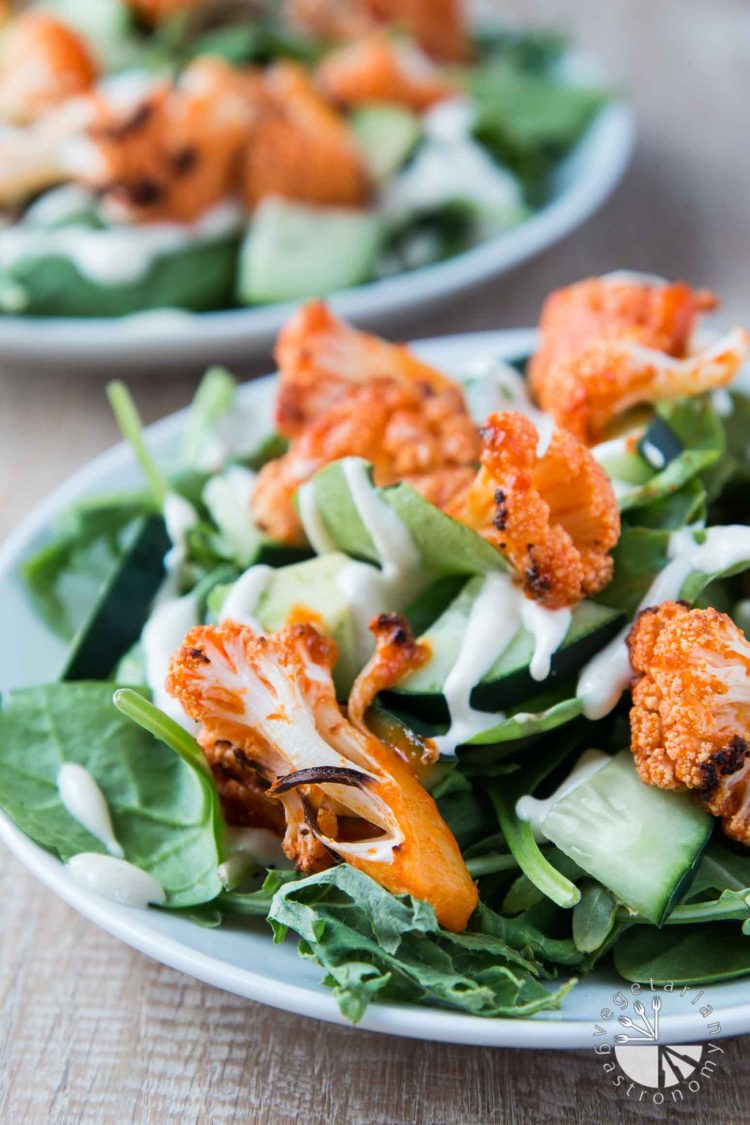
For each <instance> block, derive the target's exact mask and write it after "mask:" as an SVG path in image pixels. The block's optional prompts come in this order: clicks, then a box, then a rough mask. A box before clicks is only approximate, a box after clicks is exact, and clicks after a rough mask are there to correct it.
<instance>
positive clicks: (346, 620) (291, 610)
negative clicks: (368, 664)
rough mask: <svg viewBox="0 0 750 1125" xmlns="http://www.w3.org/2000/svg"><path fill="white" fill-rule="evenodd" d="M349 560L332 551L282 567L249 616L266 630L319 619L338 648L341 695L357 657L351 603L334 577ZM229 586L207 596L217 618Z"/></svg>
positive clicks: (348, 684) (355, 667)
mask: <svg viewBox="0 0 750 1125" xmlns="http://www.w3.org/2000/svg"><path fill="white" fill-rule="evenodd" d="M349 562H350V560H349V559H348V558H347V556H346V555H342V554H338V553H332V554H330V555H321V556H320V558H315V559H306V560H305V561H304V562H300V563H295V564H293V565H291V566H284V567H281V568H280V569H279V570H277V571H275V572H274V574H272V575H271V578H270V580H269V583H268V585H267V586H266V588H265V590H264V591H263V593H262V594H261V596H260V598H259V600H258V604H257V606H256V607H255V608H254V610H252V614H253V616H254V617H255V619H256V620H257V621H258V623H259V624H260V625H262V627H263V628H264V629H265V630H267V631H268V632H269V633H274V632H276V631H277V630H278V629H282V628H283V627H284V626H285V625H287V624H289V623H290V622H293V621H294V622H299V621H310V622H312V623H313V624H315V623H316V622H318V623H320V624H321V625H322V626H323V628H324V630H325V632H326V633H328V635H329V636H331V637H333V639H334V641H335V642H336V645H337V647H338V650H339V658H338V661H337V664H336V668H335V672H334V680H335V682H336V686H337V689H338V690H339V692H340V693H341V694H344V693H346V692H347V691H348V688H349V687H351V684H352V682H353V680H354V678H355V676H356V674H357V672H358V671H359V667H358V665H357V662H356V659H355V633H354V618H353V615H352V610H351V606H350V604H349V602H348V600H347V598H346V596H345V594H344V593H343V592H342V591H341V588H340V587H339V585H338V583H337V581H336V579H337V577H338V575H339V574H340V573H341V571H342V570H343V568H344V567H345V566H347V565H348V563H349ZM230 589H231V587H230V586H221V587H217V588H216V589H215V590H214V591H213V592H212V593H211V594H210V595H209V599H208V606H209V609H210V610H211V612H212V613H214V614H216V616H218V615H219V614H220V613H221V608H222V606H223V604H224V602H225V601H226V598H227V595H228V593H229V591H230Z"/></svg>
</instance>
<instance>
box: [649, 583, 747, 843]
mask: <svg viewBox="0 0 750 1125" xmlns="http://www.w3.org/2000/svg"><path fill="white" fill-rule="evenodd" d="M628 644H629V648H630V661H631V664H632V666H633V669H634V671H635V673H636V679H635V681H634V684H633V706H632V710H631V713H630V725H631V732H632V733H631V740H632V741H631V748H632V751H633V755H634V758H635V764H636V768H637V769H638V773H639V774H640V776H641V779H642V780H643V781H644V782H645V783H646V784H647V785H655V786H658V787H659V788H661V789H678V790H685V789H690V790H693V791H695V792H696V794H697V795H698V797H699V799H700V801H701V802H702V804H703V805H704V806H705V807H706V809H708V811H709V812H711V813H712V814H713V815H714V816H717V817H719V818H720V819H721V822H722V826H723V828H724V831H725V832H726V833H727V835H728V836H731V837H732V838H733V839H735V840H739V841H741V842H742V843H744V844H748V845H750V790H748V787H747V783H748V780H750V777H749V774H750V758H749V757H748V739H750V644H748V642H747V640H746V639H745V637H744V635H743V634H742V632H741V631H740V630H739V629H738V628H737V626H736V625H735V624H734V622H733V621H732V620H731V619H730V618H729V617H727V616H726V614H724V613H719V612H718V611H717V610H715V609H690V608H689V607H688V606H686V605H684V604H682V603H680V602H664V603H662V604H661V605H660V606H658V607H657V608H655V609H648V610H645V611H644V612H643V613H642V614H641V615H640V617H638V619H637V620H636V622H635V624H634V625H633V628H632V630H631V632H630V636H629V639H628Z"/></svg>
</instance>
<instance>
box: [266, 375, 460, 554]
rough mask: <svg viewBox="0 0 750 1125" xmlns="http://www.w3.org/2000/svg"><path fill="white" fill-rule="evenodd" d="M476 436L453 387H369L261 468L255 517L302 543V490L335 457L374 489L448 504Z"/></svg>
mask: <svg viewBox="0 0 750 1125" xmlns="http://www.w3.org/2000/svg"><path fill="white" fill-rule="evenodd" d="M479 444H480V443H479V435H478V433H477V430H476V427H475V426H474V423H473V422H472V420H471V418H470V417H469V416H468V414H467V413H466V408H465V405H464V401H463V396H462V394H461V391H460V390H459V388H458V387H455V386H449V387H448V388H447V389H446V390H444V391H434V390H433V389H432V387H431V386H429V385H427V384H422V383H419V384H417V383H395V382H393V381H391V380H388V379H384V380H374V381H372V382H370V383H366V384H365V385H364V386H359V387H354V388H353V389H350V390H349V391H347V392H346V393H345V394H344V397H343V398H339V399H337V400H336V401H334V403H333V405H332V406H330V407H329V408H328V409H327V410H326V411H325V412H324V413H323V414H322V415H321V416H320V417H319V418H318V419H317V421H315V422H313V423H312V424H311V425H309V426H308V427H307V428H306V429H305V430H304V431H303V432H302V434H301V436H300V437H298V438H297V440H296V441H294V442H293V443H292V446H291V448H290V449H289V450H288V452H287V453H285V454H284V456H283V457H279V458H278V459H277V460H275V461H270V462H269V463H268V464H267V465H265V466H264V467H263V469H262V470H261V473H260V475H259V477H258V481H257V484H256V487H255V491H254V493H253V500H252V506H253V518H254V521H255V523H256V525H257V526H258V527H260V528H261V530H262V531H263V532H264V533H265V534H266V535H268V536H269V537H270V538H271V539H274V540H276V541H277V542H280V543H296V542H302V541H304V538H303V533H302V526H301V524H300V520H299V516H298V514H297V511H296V508H295V506H294V496H295V493H296V491H297V489H298V488H299V486H300V485H301V484H303V483H304V482H305V481H307V480H309V479H310V478H311V477H312V476H313V475H314V474H315V473H316V472H317V471H318V470H319V469H321V468H322V467H323V466H324V465H328V464H330V463H331V462H332V461H337V460H339V458H341V457H362V458H364V459H365V460H366V461H370V462H371V463H372V466H373V476H374V480H375V483H376V484H377V485H388V484H393V483H394V482H396V481H406V482H407V483H409V484H411V485H412V486H413V487H414V488H416V489H417V490H419V491H423V492H425V493H426V494H427V496H428V497H429V498H430V500H432V501H434V500H436V499H439V500H441V501H442V502H444V503H447V502H448V501H449V500H450V498H451V497H452V496H453V495H455V493H456V492H457V491H459V490H460V489H463V488H465V486H466V485H467V484H468V482H469V480H470V479H471V477H472V476H473V474H474V471H475V470H474V466H475V464H476V461H477V458H478V455H479Z"/></svg>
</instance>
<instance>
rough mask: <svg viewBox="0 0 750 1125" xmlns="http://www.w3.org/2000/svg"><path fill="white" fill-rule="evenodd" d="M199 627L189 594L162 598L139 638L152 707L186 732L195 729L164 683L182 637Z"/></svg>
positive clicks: (194, 599) (194, 606) (197, 608)
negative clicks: (152, 698) (151, 695)
mask: <svg viewBox="0 0 750 1125" xmlns="http://www.w3.org/2000/svg"><path fill="white" fill-rule="evenodd" d="M199 624H200V613H199V606H198V600H197V598H195V597H194V596H193V595H192V594H185V595H183V597H181V598H175V597H165V598H164V599H163V600H161V601H157V603H156V605H155V607H154V609H153V612H152V613H151V616H150V617H149V619H148V621H147V622H146V624H145V625H144V627H143V633H142V634H141V643H142V646H143V657H144V662H145V665H146V682H147V684H148V686H149V687H150V688H151V692H152V694H153V697H154V703H155V704H156V706H157V707H158V708H159V709H160V710H161V711H164V713H165V714H167V715H169V716H170V718H172V719H174V720H175V722H177V723H179V724H180V726H182V727H184V728H185V730H189V731H194V730H195V729H196V728H195V723H194V722H193V721H192V719H189V718H188V716H187V715H186V714H185V712H184V710H183V709H182V705H181V704H180V703H179V702H178V700H176V699H173V698H172V696H171V695H169V694H168V693H167V689H166V687H165V686H164V681H165V680H166V678H167V672H168V671H169V662H170V660H171V658H172V655H173V653H175V652H176V651H177V649H178V648H179V647H180V645H181V644H182V642H183V640H184V639H185V634H186V633H187V632H188V631H189V630H190V629H192V628H193V626H194V625H199Z"/></svg>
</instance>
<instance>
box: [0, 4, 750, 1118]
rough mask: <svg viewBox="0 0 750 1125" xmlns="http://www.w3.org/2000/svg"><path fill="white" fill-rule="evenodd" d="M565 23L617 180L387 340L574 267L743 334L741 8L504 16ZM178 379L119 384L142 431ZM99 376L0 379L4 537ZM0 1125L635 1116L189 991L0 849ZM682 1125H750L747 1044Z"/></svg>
mask: <svg viewBox="0 0 750 1125" xmlns="http://www.w3.org/2000/svg"><path fill="white" fill-rule="evenodd" d="M502 7H503V8H504V9H505V10H507V11H508V12H509V13H510V14H511V15H514V16H518V17H519V18H523V19H533V20H535V21H540V22H545V21H547V22H553V23H558V24H560V25H561V26H563V27H569V28H571V29H572V31H573V32H574V33H575V35H576V36H577V37H578V38H579V39H580V41H582V42H583V43H584V44H586V45H587V46H589V47H591V48H592V49H594V50H595V51H596V52H597V53H598V54H599V55H600V56H601V58H602V59H603V60H604V61H605V63H606V65H607V68H608V72H609V75H610V78H611V81H612V82H614V83H618V84H622V85H624V86H625V87H626V88H627V89H628V90H629V91H630V93H631V95H632V98H633V101H634V103H635V106H636V108H637V110H638V113H639V117H640V136H639V142H638V148H637V153H636V158H635V161H634V164H633V167H632V169H631V171H630V172H629V174H628V175H627V177H626V180H625V182H624V184H623V186H622V187H621V188H620V189H619V190H618V192H617V193H616V195H615V197H614V198H613V199H612V201H611V202H610V203H609V204H608V205H607V206H606V208H605V209H604V210H603V211H602V212H601V213H600V214H599V215H598V216H597V217H596V218H595V219H594V220H593V221H592V222H590V223H589V224H588V226H587V227H586V228H585V229H584V230H583V231H581V232H579V233H576V234H574V235H573V236H571V237H569V238H568V239H567V241H565V242H564V243H563V244H562V245H560V246H558V247H556V248H555V249H553V250H551V251H549V252H548V253H547V254H545V255H544V256H543V257H541V258H539V259H538V260H536V261H535V262H534V263H532V264H530V265H527V266H525V267H523V268H521V269H519V270H517V271H516V272H515V273H513V274H511V275H510V276H509V277H507V278H505V279H503V280H501V281H498V282H496V283H494V284H492V285H489V286H486V287H484V288H483V289H481V290H479V291H478V292H475V293H473V294H471V295H469V296H466V297H464V298H461V299H460V300H455V301H454V302H452V303H451V304H450V305H449V307H447V308H446V309H444V310H441V311H440V313H439V314H438V313H435V312H433V313H431V314H429V315H425V316H423V317H420V318H415V319H414V320H413V321H412V322H411V323H410V324H409V325H408V326H407V330H406V331H404V329H402V328H400V331H401V332H403V334H404V335H407V334H408V335H430V334H439V333H441V332H450V331H459V330H461V329H468V328H492V327H499V326H513V325H527V324H530V323H532V322H533V321H534V320H535V317H536V315H537V312H538V308H539V304H540V301H541V299H542V297H543V296H544V294H545V293H546V292H547V291H548V290H550V289H551V288H553V287H555V286H557V285H559V284H561V283H564V282H567V281H570V280H573V279H574V278H577V277H579V276H582V275H584V274H586V273H595V272H600V271H605V270H609V269H615V268H635V269H644V270H653V271H655V272H658V273H662V274H665V275H668V276H681V277H684V278H686V279H689V280H691V281H694V282H696V283H701V284H705V285H710V286H711V287H712V288H714V289H715V290H717V291H718V292H719V293H720V294H721V295H722V297H723V298H724V300H725V309H726V313H727V319H731V320H740V321H741V320H743V319H744V322H745V323H748V322H750V223H748V198H749V191H750V188H749V185H750V145H749V144H748V137H749V136H750V112H749V111H748V94H747V90H748V82H747V80H748V76H749V72H750V66H749V64H750V5H748V3H747V2H742V0H648V2H647V0H608V2H606V3H603V2H602V0H512V2H507V0H503V3H502ZM1 359H2V357H0V363H1ZM192 388H193V382H192V381H191V380H181V379H178V378H173V377H170V378H168V379H165V380H158V381H157V380H154V381H153V382H147V381H145V382H142V383H140V384H139V385H138V386H137V387H136V388H135V390H136V393H137V398H138V402H139V405H140V407H141V409H142V411H143V414H144V416H145V417H146V418H147V419H149V420H150V419H153V418H157V417H159V416H160V415H162V414H164V413H165V412H167V411H170V410H172V409H174V408H176V407H178V406H181V405H183V404H184V403H186V402H187V401H188V400H189V398H190V395H191V392H192ZM115 437H116V434H115V427H114V425H113V423H112V420H111V418H110V416H109V412H108V410H107V407H106V405H105V401H104V397H103V388H102V385H101V383H100V382H98V381H96V380H95V379H93V378H90V377H89V378H83V377H81V378H71V377H66V378H65V379H63V378H60V377H55V376H54V375H44V376H43V377H36V376H34V375H32V374H31V373H28V372H27V373H24V374H14V375H11V374H5V375H0V534H1V535H4V534H6V533H7V532H8V531H9V530H10V529H11V528H12V527H13V526H14V525H15V524H16V523H17V522H18V521H19V520H20V519H21V518H22V517H23V516H25V515H26V514H27V513H28V512H29V511H30V510H31V508H32V507H33V506H34V505H35V504H36V503H37V501H39V500H40V499H41V498H42V497H43V496H44V494H45V493H46V492H47V491H48V490H49V489H50V488H51V487H52V486H54V485H55V484H56V483H58V482H59V481H60V480H61V479H62V478H63V477H65V476H66V475H67V474H68V473H69V472H70V471H72V470H73V469H75V468H76V467H77V466H79V465H81V464H83V463H84V462H85V461H86V460H88V459H89V458H90V457H91V456H92V455H94V454H96V453H97V452H99V451H100V450H102V449H104V448H105V447H106V446H108V445H109V444H111V442H112V441H113V440H114V439H115ZM0 902H2V904H3V906H2V912H1V913H0V919H1V921H0V1121H2V1122H3V1123H5V1125H25V1123H28V1125H47V1123H48V1122H55V1123H63V1125H68V1123H73V1122H82V1123H91V1125H109V1123H117V1125H120V1123H124V1122H131V1121H132V1122H159V1123H160V1125H163V1123H167V1122H180V1123H184V1125H189V1123H192V1122H196V1123H197V1122H201V1123H203V1122H246V1121H247V1122H267V1123H269V1125H283V1123H286V1122H290V1123H292V1122H297V1121H305V1122H307V1123H309V1125H316V1123H318V1122H333V1123H337V1125H338V1123H346V1125H358V1123H368V1125H369V1123H383V1125H394V1123H401V1122H404V1123H406V1122H409V1123H411V1122H420V1123H421V1122H424V1123H430V1125H438V1123H441V1125H442V1123H445V1125H474V1123H489V1122H501V1121H503V1122H505V1121H508V1122H519V1123H521V1122H522V1123H528V1122H537V1121H573V1120H574V1121H580V1122H591V1123H600V1122H606V1121H614V1120H620V1119H623V1120H626V1119H630V1118H631V1117H638V1118H639V1119H645V1120H651V1119H653V1120H662V1119H664V1118H665V1116H666V1115H665V1113H664V1111H663V1110H658V1109H657V1110H655V1109H653V1108H651V1109H649V1107H648V1106H646V1105H644V1104H641V1105H636V1104H634V1103H633V1102H632V1101H629V1100H628V1099H627V1098H625V1097H624V1096H623V1095H622V1094H621V1093H620V1092H619V1091H615V1090H612V1089H609V1088H607V1086H606V1085H605V1083H604V1082H603V1081H602V1078H601V1075H600V1072H599V1068H598V1065H597V1063H596V1062H595V1060H594V1058H593V1056H592V1055H591V1054H590V1053H589V1052H580V1053H558V1054H555V1053H552V1052H521V1051H512V1050H507V1051H506V1050H503V1051H500V1050H497V1051H493V1050H476V1049H470V1048H465V1047H458V1046H450V1045H433V1044H427V1043H419V1042H415V1041H409V1040H402V1039H390V1038H387V1037H384V1036H377V1035H373V1034H366V1033H363V1032H356V1031H350V1030H345V1029H341V1028H333V1027H327V1026H325V1025H323V1024H319V1023H316V1022H312V1021H306V1020H304V1019H301V1018H298V1017H295V1016H291V1015H287V1014H285V1013H282V1012H276V1011H274V1010H272V1009H270V1008H264V1007H262V1006H260V1005H258V1004H252V1003H249V1002H246V1001H244V1000H241V999H238V998H236V997H233V996H230V995H226V994H224V993H222V992H218V991H216V990H214V989H211V988H208V987H206V986H204V985H202V984H199V983H197V982H195V981H193V980H191V979H189V978H187V977H184V976H181V975H180V974H179V973H176V972H173V971H172V970H171V969H167V968H164V967H162V966H160V965H158V964H155V963H154V962H152V961H150V960H148V959H147V958H145V957H143V956H141V955H140V954H137V953H135V952H133V951H132V950H130V949H129V948H127V947H126V946H124V945H122V944H120V943H119V942H118V941H116V940H115V939H113V938H110V937H109V936H107V935H106V934H104V933H102V932H101V931H100V930H98V929H96V928H95V927H94V926H93V925H92V924H91V923H89V922H87V921H85V920H84V919H83V918H81V917H79V916H78V915H76V914H75V913H74V912H73V911H72V910H70V909H69V908H68V907H67V906H65V905H63V904H62V903H61V902H59V901H58V900H57V899H56V898H55V897H54V896H53V895H51V894H50V893H49V892H48V891H46V890H44V889H43V888H42V887H41V886H39V885H38V884H37V883H36V882H35V881H34V880H33V879H32V878H31V877H30V876H29V875H27V874H26V873H25V871H24V870H23V869H22V868H21V867H20V865H19V864H18V863H17V862H16V860H15V859H13V858H12V857H11V856H9V855H7V854H3V857H2V866H0ZM728 1052H729V1060H728V1062H727V1064H726V1065H725V1067H724V1068H723V1070H722V1074H721V1075H720V1076H719V1077H717V1078H716V1079H715V1081H714V1082H713V1083H711V1084H710V1089H709V1090H707V1091H706V1092H705V1093H702V1094H701V1095H700V1098H699V1099H696V1100H695V1101H694V1102H692V1103H688V1104H685V1105H684V1106H683V1107H682V1110H681V1112H680V1113H679V1116H680V1117H681V1118H682V1119H684V1120H689V1119H692V1118H695V1119H697V1118H698V1116H700V1117H701V1119H702V1120H706V1121H716V1122H731V1121H747V1120H750V1111H749V1110H748V1109H747V1105H746V1101H747V1099H746V1094H747V1091H748V1088H749V1086H750V1082H749V1080H748V1077H747V1073H748V1065H747V1064H748V1061H750V1052H749V1051H748V1047H747V1040H744V1039H738V1040H734V1041H732V1042H731V1043H730V1044H729V1045H728Z"/></svg>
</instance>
